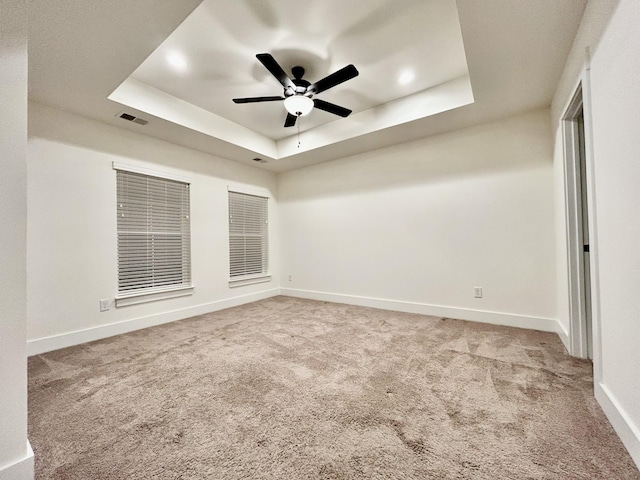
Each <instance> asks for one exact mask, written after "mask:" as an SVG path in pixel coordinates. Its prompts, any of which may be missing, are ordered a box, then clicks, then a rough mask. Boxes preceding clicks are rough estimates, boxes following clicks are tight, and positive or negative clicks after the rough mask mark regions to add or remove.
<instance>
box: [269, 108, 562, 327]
mask: <svg viewBox="0 0 640 480" xmlns="http://www.w3.org/2000/svg"><path fill="white" fill-rule="evenodd" d="M549 126H550V122H549V111H548V110H539V111H535V112H531V113H528V114H525V115H520V116H517V117H512V118H508V119H505V120H502V121H499V122H495V123H490V124H485V125H481V126H477V127H473V128H468V129H464V130H459V131H456V132H452V133H447V134H443V135H438V136H435V137H430V138H427V139H424V140H420V141H416V142H411V143H406V144H401V145H398V146H395V147H391V148H386V149H381V150H377V151H374V152H369V153H366V154H362V155H357V156H354V157H350V158H346V159H342V160H339V161H334V162H329V163H325V164H321V165H317V166H313V167H309V168H304V169H300V170H294V171H291V172H288V173H284V174H281V175H280V177H279V183H278V192H279V201H280V217H281V227H282V228H281V238H282V246H283V258H282V271H281V273H282V278H283V283H282V286H283V287H285V288H291V289H295V290H305V291H315V292H325V293H339V294H343V295H350V296H355V297H369V298H375V299H387V300H393V301H399V302H408V303H412V302H414V303H422V304H429V305H439V306H444V307H452V308H456V309H469V310H482V311H487V312H496V313H498V314H510V315H522V316H527V317H539V318H555V313H556V312H555V308H556V304H555V264H554V255H555V244H554V233H553V231H554V212H553V183H552V181H553V174H552V157H553V152H552V141H551V132H550V128H549ZM289 274H291V275H292V281H291V282H289V281H288V275H289ZM474 286H481V287H483V289H484V298H482V299H475V298H473V287H474ZM554 322H555V320H554Z"/></svg>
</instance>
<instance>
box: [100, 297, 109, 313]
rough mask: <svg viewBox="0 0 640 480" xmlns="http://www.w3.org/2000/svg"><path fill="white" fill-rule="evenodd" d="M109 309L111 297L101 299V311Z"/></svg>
mask: <svg viewBox="0 0 640 480" xmlns="http://www.w3.org/2000/svg"><path fill="white" fill-rule="evenodd" d="M107 310H109V299H108V298H103V299H102V300H100V311H101V312H106V311H107Z"/></svg>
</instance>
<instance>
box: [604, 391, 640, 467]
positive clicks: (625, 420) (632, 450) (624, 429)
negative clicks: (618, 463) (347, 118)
mask: <svg viewBox="0 0 640 480" xmlns="http://www.w3.org/2000/svg"><path fill="white" fill-rule="evenodd" d="M594 390H595V397H596V400H597V401H598V403H599V404H600V406H601V407H602V410H603V411H604V414H605V415H606V416H607V418H608V419H609V422H610V423H611V425H612V426H613V429H614V430H615V431H616V433H617V434H618V437H620V440H622V444H623V445H624V446H625V448H626V449H627V451H628V452H629V455H631V458H632V459H633V461H634V462H635V464H636V466H637V467H638V469H639V470H640V428H638V426H637V425H635V424H634V423H633V421H632V420H631V418H629V415H628V414H627V412H625V411H624V409H623V408H622V407H621V406H620V404H619V403H618V401H617V400H616V398H615V396H614V395H613V394H612V393H611V391H610V390H609V389H608V388H607V386H606V385H604V384H603V383H595V384H594Z"/></svg>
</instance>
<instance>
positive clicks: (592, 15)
mask: <svg viewBox="0 0 640 480" xmlns="http://www.w3.org/2000/svg"><path fill="white" fill-rule="evenodd" d="M602 3H603V2H595V3H594V2H590V3H589V6H588V8H587V13H585V20H583V24H582V26H581V33H580V32H579V37H578V38H577V39H576V43H575V45H574V49H573V50H572V53H571V56H570V59H569V61H568V63H567V68H566V71H565V74H564V75H563V82H561V84H560V86H559V89H558V92H557V93H556V96H555V98H554V122H555V125H556V127H557V128H558V130H557V134H556V145H558V144H559V143H560V142H561V141H562V138H561V135H560V128H559V125H560V124H559V116H560V115H561V114H562V112H563V108H564V106H565V105H566V104H567V102H568V101H569V98H570V95H571V93H572V91H571V90H572V88H574V87H575V85H576V84H577V82H578V81H579V80H580V79H582V80H583V81H584V82H585V85H586V86H587V92H586V93H587V95H586V98H585V106H586V112H587V113H589V112H590V113H591V115H590V117H589V118H586V121H587V123H588V124H590V125H591V132H590V133H591V138H592V143H591V146H592V150H591V152H592V162H593V163H592V165H591V169H590V172H591V174H592V176H591V190H590V193H591V196H592V201H593V208H592V209H591V211H590V214H591V215H592V218H590V227H591V230H592V231H591V232H590V236H591V239H592V240H591V246H592V252H593V254H592V258H593V260H594V262H595V269H594V271H593V274H592V283H593V285H595V291H594V300H595V307H596V310H595V317H594V328H595V329H596V331H595V333H594V337H595V345H594V349H595V351H594V374H595V381H594V386H595V394H596V398H597V399H598V401H599V402H600V405H601V406H602V407H603V410H604V411H605V413H606V414H607V416H608V417H609V420H610V421H611V423H612V425H613V426H614V428H615V429H616V431H617V433H618V434H619V435H620V437H621V439H622V441H623V442H624V444H625V446H626V447H627V449H628V450H629V452H630V453H631V456H632V457H633V459H634V460H635V462H636V464H637V465H638V466H639V467H640V394H639V392H640V374H638V372H639V371H640V348H639V345H640V296H639V295H638V288H639V287H640V251H639V249H638V245H639V241H638V238H640V136H639V135H638V132H639V131H640V113H639V112H640V55H638V51H639V46H640V30H639V29H638V28H637V26H638V24H640V3H639V2H637V0H620V1H619V2H618V1H616V2H609V7H608V10H610V11H609V13H611V12H613V14H612V16H611V17H609V16H605V15H603V13H606V12H603V11H602V8H601V7H602ZM604 3H606V2H604ZM614 7H615V8H614ZM607 20H608V22H607ZM605 27H606V28H605ZM603 30H604V33H602V34H601V35H600V33H601V32H602V31H603ZM594 32H595V33H596V34H594ZM586 47H588V48H589V50H590V52H591V69H590V71H586V70H585V67H586V65H587V56H586V54H585V48H586ZM578 67H581V68H578ZM581 69H582V71H581ZM559 151H560V153H558V152H559ZM562 161H563V159H562V155H561V149H558V148H556V158H555V162H556V163H557V164H561V163H562ZM556 172H557V173H558V175H562V172H561V169H560V168H557V169H556ZM560 180H561V181H558V182H556V183H557V184H560V183H563V181H564V179H563V177H562V176H561V177H560ZM558 213H559V214H560V215H563V214H564V204H563V203H562V202H559V204H558ZM558 233H559V241H560V242H562V243H564V245H566V241H565V239H564V238H563V234H562V232H558ZM563 274H564V275H565V276H566V266H565V271H564V272H563ZM565 279H566V277H565ZM561 300H565V301H566V299H562V298H561Z"/></svg>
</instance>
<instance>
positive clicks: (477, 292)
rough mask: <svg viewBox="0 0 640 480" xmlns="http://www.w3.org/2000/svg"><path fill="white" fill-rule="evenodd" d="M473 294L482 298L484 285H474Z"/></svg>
mask: <svg viewBox="0 0 640 480" xmlns="http://www.w3.org/2000/svg"><path fill="white" fill-rule="evenodd" d="M473 296H474V297H475V298H482V287H473Z"/></svg>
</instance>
